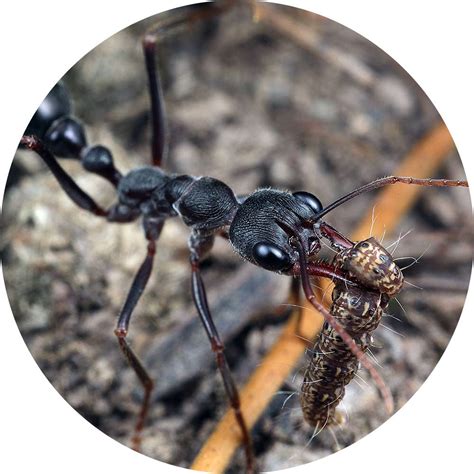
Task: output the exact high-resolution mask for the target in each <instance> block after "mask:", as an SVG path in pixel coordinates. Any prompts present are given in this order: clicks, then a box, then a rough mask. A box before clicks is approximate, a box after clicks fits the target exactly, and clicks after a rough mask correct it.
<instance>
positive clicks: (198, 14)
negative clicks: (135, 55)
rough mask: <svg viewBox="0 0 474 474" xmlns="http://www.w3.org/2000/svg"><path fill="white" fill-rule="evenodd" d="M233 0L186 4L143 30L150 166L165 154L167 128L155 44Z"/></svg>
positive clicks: (166, 150) (161, 161) (210, 15)
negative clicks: (181, 9) (183, 8)
mask: <svg viewBox="0 0 474 474" xmlns="http://www.w3.org/2000/svg"><path fill="white" fill-rule="evenodd" d="M232 3H233V2H231V1H225V2H221V4H218V5H215V4H213V3H210V4H208V5H205V6H204V5H197V6H195V7H194V8H193V7H192V6H190V7H187V8H186V9H185V11H183V12H181V14H180V15H178V16H177V17H176V16H173V17H172V18H165V19H164V20H161V21H159V22H158V23H157V24H156V25H155V26H154V27H152V29H151V30H150V31H149V32H148V33H146V34H145V36H144V37H143V40H142V47H143V54H144V56H145V67H146V72H147V77H148V92H149V95H150V104H151V127H152V139H151V159H152V164H153V166H162V164H163V162H164V161H165V159H166V156H167V154H168V130H167V124H166V111H165V103H164V99H163V91H162V86H161V79H160V75H159V71H158V66H157V61H156V50H157V44H158V43H159V42H160V41H161V40H162V39H164V38H166V37H168V36H170V35H172V34H173V33H176V32H177V31H180V30H182V29H183V28H184V27H186V26H188V24H189V23H192V22H194V21H196V20H201V19H206V18H208V17H212V16H215V15H218V14H220V13H221V12H223V11H225V10H226V9H227V8H229V7H230V6H231V4H232Z"/></svg>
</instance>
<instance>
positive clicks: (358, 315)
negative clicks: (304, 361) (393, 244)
mask: <svg viewBox="0 0 474 474" xmlns="http://www.w3.org/2000/svg"><path fill="white" fill-rule="evenodd" d="M333 264H334V265H335V266H337V267H339V268H341V269H342V270H343V271H344V273H345V275H346V276H347V278H348V280H350V282H337V283H336V285H335V287H334V290H333V293H332V305H331V308H330V312H331V314H332V315H333V316H334V317H335V318H336V319H337V321H338V322H339V323H340V324H341V325H342V326H343V328H344V329H345V330H346V331H347V333H349V335H350V336H351V337H352V338H353V339H354V342H355V343H356V344H357V346H358V347H359V348H360V349H361V351H362V352H366V351H367V349H368V348H369V346H370V343H371V340H372V333H373V332H374V331H375V329H377V326H378V325H379V323H380V319H381V318H382V314H383V310H384V309H385V308H386V306H387V304H388V302H389V300H390V298H391V297H393V296H394V295H396V294H397V293H398V292H399V291H400V289H401V287H402V285H403V275H402V272H401V271H400V269H399V268H398V266H397V265H396V263H395V262H394V261H393V258H392V256H391V255H390V254H389V253H388V252H387V251H386V250H385V249H384V248H383V247H382V246H381V245H380V243H379V242H377V241H376V240H375V239H374V238H370V239H367V240H364V241H361V242H358V243H356V244H355V245H354V246H353V247H351V248H348V249H345V250H343V251H341V252H340V253H338V254H336V256H335V257H334V260H333ZM358 369H359V361H358V358H357V357H356V355H355V354H354V353H353V351H351V350H350V349H349V348H348V346H347V345H346V343H345V342H344V341H343V340H342V338H341V337H340V336H339V335H338V333H337V332H336V331H335V329H334V328H332V327H331V326H330V325H329V324H328V323H327V322H326V323H325V324H324V326H323V329H322V331H321V333H320V335H319V337H318V340H317V341H316V344H315V346H314V352H313V356H312V359H311V361H310V363H309V365H308V367H307V368H306V371H305V374H304V380H303V386H302V389H301V407H302V410H303V416H304V419H305V420H306V421H307V422H308V423H309V424H310V425H311V426H313V427H315V428H317V429H322V428H323V427H325V426H326V425H330V424H332V423H335V422H336V421H337V412H336V407H337V405H338V403H339V401H340V400H342V398H343V397H344V393H345V386H346V385H347V384H348V383H349V382H350V381H351V380H352V379H353V378H354V377H355V374H356V373H357V370H358Z"/></svg>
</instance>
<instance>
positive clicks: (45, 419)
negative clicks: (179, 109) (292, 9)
mask: <svg viewBox="0 0 474 474" xmlns="http://www.w3.org/2000/svg"><path fill="white" fill-rule="evenodd" d="M187 3H191V2H189V1H172V0H166V1H161V2H159V6H158V2H149V1H145V0H134V1H133V2H123V3H119V2H114V3H112V2H100V1H97V0H94V1H91V0H81V2H74V3H73V2H71V3H69V2H68V3H66V2H64V1H62V2H61V1H53V0H42V1H41V2H35V1H32V0H29V1H25V0H22V1H19V0H17V1H16V2H8V10H7V7H4V8H3V13H2V17H3V21H2V29H1V30H0V34H1V43H0V44H1V45H2V53H3V54H2V70H3V72H2V74H1V75H2V87H1V90H0V94H1V95H0V104H2V107H1V111H0V117H1V118H0V120H1V122H0V130H1V135H2V140H1V142H0V146H1V150H2V153H1V157H2V160H1V162H0V167H1V169H0V189H2V190H3V189H4V187H5V182H6V176H7V173H8V170H9V167H10V164H11V159H12V157H13V155H14V152H15V149H16V146H17V144H18V141H19V138H20V135H21V132H22V130H24V128H25V127H26V125H27V122H28V119H29V117H31V116H32V114H33V113H34V111H35V109H36V107H37V105H38V104H39V103H40V102H41V100H42V98H43V97H44V96H45V94H46V93H47V91H48V90H49V89H50V88H51V87H52V85H53V84H54V83H55V82H56V81H57V79H58V78H59V77H61V76H62V75H63V74H64V73H65V71H66V70H67V69H69V68H70V67H71V66H72V65H74V64H75V63H76V62H77V61H78V60H79V59H80V58H81V57H82V56H83V55H84V54H85V53H87V52H88V51H89V50H90V49H92V48H93V47H95V46H96V45H97V44H99V43H100V42H101V41H103V40H104V39H106V38H108V37H109V36H110V35H112V34H113V33H115V32H117V31H119V30H121V29H122V28H124V27H126V26H128V25H129V24H131V23H134V22H136V21H139V20H141V19H143V18H145V17H148V16H150V15H152V14H155V13H157V12H158V11H163V10H165V9H169V8H173V7H177V6H181V5H184V4H187ZM282 3H285V4H288V5H293V6H296V7H300V8H306V9H308V10H313V11H316V12H317V13H319V14H322V15H324V16H327V17H328V18H330V19H332V20H335V21H338V22H340V23H341V24H343V25H345V26H347V27H350V28H352V29H354V30H355V31H356V32H358V33H360V34H362V35H363V36H365V37H366V38H368V39H370V40H371V41H372V42H374V43H375V44H376V45H377V46H379V47H381V48H382V49H383V50H384V51H386V52H387V53H388V54H389V55H390V56H392V57H393V58H394V59H396V60H397V61H398V62H399V63H400V64H401V65H402V66H403V67H404V68H405V69H406V70H407V71H408V72H409V73H410V74H411V75H412V76H413V78H414V79H415V80H416V81H417V82H418V83H419V84H420V85H421V86H422V87H423V89H424V90H425V92H426V93H427V95H428V96H429V97H430V99H431V100H432V101H433V103H434V104H435V106H436V108H437V109H438V111H439V112H440V113H441V115H442V117H443V118H444V120H445V121H446V123H447V125H448V127H449V129H450V131H451V133H452V135H453V137H454V139H455V142H456V145H457V147H458V150H459V152H460V154H461V157H462V158H463V163H464V166H465V168H466V172H467V174H468V178H470V181H471V182H474V174H473V173H474V166H473V156H474V145H473V140H472V130H471V129H472V125H471V124H472V122H473V121H472V117H471V116H470V115H469V114H470V113H472V112H471V108H472V105H474V93H473V84H474V74H473V71H472V70H470V69H469V66H471V65H472V51H470V45H472V44H474V34H473V30H472V25H471V18H472V16H471V15H470V14H469V13H470V3H469V2H463V3H461V2H456V3H455V4H451V5H449V4H448V3H447V2H436V4H434V2H433V3H428V2H413V1H412V2H407V1H403V0H401V1H398V2H377V1H374V0H371V1H357V2H351V1H338V2H330V1H317V0H314V1H311V2H309V1H293V2H290V1H284V2H282ZM452 5H455V6H452ZM33 82H34V87H33V88H32V83H33ZM471 286H472V285H471ZM0 305H1V309H2V311H1V314H2V316H1V318H0V335H1V342H0V360H1V363H2V371H1V374H2V380H1V386H2V388H1V391H0V420H1V421H0V433H1V438H2V440H1V445H0V446H1V451H2V455H1V457H0V465H1V467H2V468H3V469H5V468H7V469H8V470H5V471H4V472H24V471H28V470H34V471H36V472H48V473H49V474H56V473H63V472H64V471H67V472H68V473H69V474H76V473H77V474H83V473H85V472H87V471H92V472H99V471H101V470H107V472H113V473H114V474H121V473H124V474H125V473H126V474H130V473H132V472H139V473H140V474H148V473H154V474H156V472H187V470H182V469H178V468H175V467H172V466H169V465H165V464H163V463H160V464H158V463H157V462H156V461H154V460H152V459H149V458H147V457H145V456H141V455H138V454H136V453H134V452H133V451H131V450H130V449H128V448H125V447H124V446H122V445H121V444H119V443H117V442H115V441H113V440H112V439H110V438H109V437H107V436H105V435H103V434H102V433H100V432H99V431H98V430H96V429H95V428H93V427H92V426H91V425H89V424H88V423H87V422H85V421H84V419H83V418H82V417H81V416H79V415H78V414H77V413H76V412H75V411H74V410H73V409H72V408H71V407H70V406H69V405H68V404H67V403H66V402H65V401H64V400H63V399H62V397H61V396H60V395H59V394H58V393H57V392H56V391H55V390H54V388H53V387H52V386H51V385H50V384H49V382H48V381H47V380H46V378H45V377H44V375H43V374H42V373H41V371H40V370H38V367H37V365H36V363H35V362H34V360H33V358H32V357H31V355H30V354H29V352H28V350H27V348H26V346H25V344H24V342H23V340H22V338H21V336H20V333H19V331H18V328H17V326H16V324H15V322H14V319H13V316H12V313H11V308H10V305H9V303H8V300H7V297H6V293H5V288H4V284H3V282H2V283H0ZM472 309H473V297H472V288H471V291H470V295H469V297H468V300H467V302H466V307H465V308H464V312H463V316H462V318H461V320H460V322H459V325H458V328H457V330H456V332H455V334H454V336H453V338H452V340H451V343H450V344H449V347H448V349H447V350H446V352H445V354H444V355H443V357H442V359H441V361H440V362H439V364H438V365H437V367H436V368H435V370H434V372H433V374H432V376H430V377H429V379H428V380H427V381H426V382H425V384H424V385H423V387H422V388H421V389H420V390H419V391H418V392H417V393H416V395H415V396H414V397H413V399H412V400H411V401H410V403H408V404H407V405H406V406H405V407H404V408H403V409H402V410H401V412H400V413H398V414H397V415H396V416H394V417H392V418H391V419H390V420H389V421H388V422H386V423H385V424H384V425H383V426H382V427H380V428H379V429H377V430H376V432H375V433H373V434H371V435H369V436H367V437H365V438H364V439H362V440H361V441H359V442H358V443H356V444H355V445H353V446H351V447H349V448H347V449H344V450H343V451H341V452H339V453H336V454H335V455H332V456H330V457H327V458H325V459H322V460H320V461H317V463H316V464H313V465H306V466H301V467H299V468H295V469H292V470H289V471H288V472H294V473H300V472H312V471H314V470H315V469H316V470H317V472H320V473H324V474H327V473H331V474H334V473H336V474H338V473H344V474H347V473H351V472H354V471H361V470H363V472H364V473H365V474H371V473H379V472H380V471H383V472H384V474H390V473H397V474H398V473H399V472H401V471H404V470H405V469H409V470H410V471H411V472H414V471H415V470H416V469H417V468H420V469H423V471H425V472H426V471H428V470H429V471H430V472H431V473H437V472H443V473H445V472H449V471H451V472H453V471H454V472H466V468H465V466H469V465H470V466H471V467H472V464H473V463H472V453H471V450H472V447H471V442H470V436H472V435H471V433H472V426H473V424H474V414H473V413H474V412H473V410H472V406H471V405H470V404H469V403H466V401H467V400H469V399H470V398H472V394H473V390H472V389H473V387H474V384H473V378H472V376H471V372H472V362H471V360H472V359H473V356H472V355H471V354H470V351H469V349H470V347H472V345H473V342H472V339H473V337H474V336H473V335H474V323H473V318H472V313H473V312H472ZM463 428H464V429H463ZM467 433H470V434H469V435H468V434H467Z"/></svg>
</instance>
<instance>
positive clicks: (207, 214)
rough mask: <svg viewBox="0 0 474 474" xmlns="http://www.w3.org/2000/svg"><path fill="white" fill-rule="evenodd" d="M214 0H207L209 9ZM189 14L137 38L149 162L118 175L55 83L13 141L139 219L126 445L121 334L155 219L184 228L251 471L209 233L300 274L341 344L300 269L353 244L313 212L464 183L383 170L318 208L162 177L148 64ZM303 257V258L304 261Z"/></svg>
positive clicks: (136, 441) (162, 141)
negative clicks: (142, 242)
mask: <svg viewBox="0 0 474 474" xmlns="http://www.w3.org/2000/svg"><path fill="white" fill-rule="evenodd" d="M213 8H215V11H218V10H219V9H218V8H217V7H209V10H208V11H209V12H212V13H213V14H214V12H215V11H214V10H213ZM194 15H195V13H193V12H191V13H190V14H187V15H186V16H185V17H184V18H178V19H173V20H172V21H170V22H168V23H166V24H164V25H160V27H159V28H158V29H156V30H154V31H152V32H150V33H149V34H147V35H146V36H145V38H144V40H143V49H144V54H145V62H146V68H147V73H148V80H149V92H150V98H151V116H152V145H151V156H152V166H149V167H144V168H139V169H135V170H132V171H130V172H129V173H127V174H125V175H122V173H121V172H120V171H118V170H117V169H116V167H115V165H114V162H113V157H112V154H111V152H110V151H109V150H108V149H107V148H106V147H104V146H102V145H96V146H89V145H88V143H87V139H86V136H85V132H84V129H83V126H82V124H81V122H80V121H79V120H78V119H77V118H75V117H73V116H72V115H71V113H72V110H71V109H72V107H71V101H70V99H69V96H68V92H67V90H66V89H65V87H64V86H63V85H62V84H57V85H56V86H55V87H54V88H53V90H52V91H51V92H50V94H48V96H47V97H46V99H45V101H44V102H43V103H42V104H41V106H40V108H39V109H38V111H37V112H36V114H35V116H34V117H33V119H32V121H31V122H30V124H29V126H28V128H27V130H26V133H25V135H24V136H23V138H22V139H21V142H20V146H21V147H24V148H28V149H30V150H33V151H35V152H36V153H37V154H38V155H39V156H40V157H41V158H42V159H43V161H44V162H45V164H46V165H47V166H48V167H49V168H50V170H51V172H52V173H53V174H54V176H55V178H56V179H57V181H58V183H59V184H60V186H61V187H62V188H63V190H64V191H65V192H66V193H67V195H68V196H69V197H70V198H71V199H72V200H73V201H74V202H75V204H77V205H78V206H79V207H81V208H82V209H84V210H86V211H88V212H90V213H92V214H94V215H95V216H97V217H99V218H102V219H105V220H107V221H108V222H116V223H128V222H133V221H135V220H137V219H138V218H141V219H142V223H143V228H144V233H145V238H146V240H147V255H146V257H145V259H144V261H143V263H142V265H141V267H140V268H139V270H138V272H137V274H136V276H135V279H134V281H133V283H132V286H131V289H130V291H129V293H128V296H127V298H126V300H125V303H124V305H123V308H122V311H121V312H120V315H119V318H118V323H117V326H116V329H115V335H116V336H117V339H118V343H119V346H120V348H121V350H122V352H123V353H124V355H125V356H126V358H127V360H128V362H129V363H130V365H131V367H132V368H133V369H134V371H135V372H136V374H137V376H138V378H139V380H140V382H141V384H142V385H143V389H144V399H143V403H142V406H141V410H140V414H139V417H138V421H137V424H136V426H135V433H134V436H133V447H134V448H135V449H136V450H139V448H140V433H141V431H142V429H143V426H144V423H145V420H146V415H147V412H148V409H149V404H150V395H151V391H152V388H153V381H152V379H151V377H150V376H149V375H148V373H147V371H146V369H145V368H144V367H143V365H142V363H141V362H140V360H139V358H138V357H137V356H136V355H135V353H134V352H133V350H132V349H131V348H130V346H129V345H128V342H127V339H126V336H127V333H128V328H129V322H130V318H131V315H132V312H133V310H134V308H135V306H136V304H137V302H138V300H139V298H140V296H141V294H142V292H143V291H144V289H145V287H146V284H147V281H148V279H149V276H150V273H151V271H152V267H153V261H154V256H155V252H156V241H157V240H158V238H159V236H160V233H161V231H162V228H163V225H164V222H165V220H166V219H168V218H170V217H180V218H181V219H182V221H183V222H184V224H186V225H187V226H188V227H189V228H190V231H191V234H190V238H189V241H188V246H189V251H190V266H191V273H192V294H193V299H194V302H195V304H196V308H197V310H198V314H199V316H200V318H201V320H202V323H203V325H204V328H205V330H206V333H207V335H208V338H209V341H210V343H211V348H212V351H213V352H214V353H215V355H216V360H217V366H218V368H219V370H220V372H221V375H222V379H223V383H224V386H225V390H226V393H227V395H228V398H229V401H230V404H231V406H232V408H233V410H234V413H235V417H236V420H237V423H238V425H239V427H240V430H241V433H242V441H243V444H244V446H245V451H246V460H247V471H248V472H255V471H256V463H255V460H254V454H253V449H252V442H251V437H250V433H249V430H248V429H247V426H246V424H245V421H244V419H243V417H242V414H241V411H240V401H239V396H238V392H237V389H236V386H235V383H234V381H233V378H232V375H231V372H230V370H229V368H228V365H227V361H226V358H225V354H224V345H223V343H222V342H221V340H220V338H219V335H218V333H217V330H216V328H215V326H214V323H213V320H212V317H211V314H210V311H209V308H208V303H207V298H206V292H205V288H204V285H203V281H202V277H201V263H202V261H203V260H204V259H205V258H206V257H207V255H208V254H209V252H210V250H211V248H212V245H213V242H214V239H215V237H216V236H218V237H223V238H225V239H228V240H229V241H230V243H231V244H232V246H233V247H234V249H235V250H236V252H237V253H238V254H239V255H240V256H241V257H243V258H244V259H245V260H247V261H249V262H251V263H253V264H255V265H257V266H259V267H261V268H263V269H266V270H269V271H274V272H278V273H281V274H285V275H293V276H298V277H299V278H301V281H302V287H303V291H304V294H305V296H306V298H307V299H308V301H309V302H310V303H311V304H312V305H313V306H315V307H316V308H317V309H318V310H319V311H321V312H322V313H323V314H324V315H325V316H326V318H327V321H328V322H329V323H330V324H331V325H332V326H333V328H334V329H335V330H336V331H337V332H338V335H339V336H341V337H342V338H343V339H344V341H349V340H352V339H351V337H350V335H349V334H348V333H347V332H346V331H345V330H344V329H343V328H341V327H340V326H338V325H337V323H335V322H334V318H332V319H331V314H330V313H328V311H327V310H325V309H324V307H323V306H322V305H321V304H320V303H319V302H318V301H317V300H316V298H315V296H314V293H313V291H312V288H311V285H310V284H309V277H310V276H323V277H328V278H335V279H337V278H342V277H341V273H340V271H339V269H338V268H337V266H334V265H328V264H322V263H318V262H314V257H315V256H316V255H317V254H318V252H319V251H320V249H321V241H322V239H325V240H327V241H329V243H330V244H331V245H332V246H333V247H334V248H335V249H336V250H337V251H342V250H343V249H346V248H348V247H351V246H352V245H353V243H352V242H351V241H349V240H348V239H347V238H346V237H345V236H344V235H342V234H341V233H340V232H338V231H337V230H336V229H335V228H333V227H332V226H330V225H329V224H327V223H325V222H324V221H322V220H321V219H322V218H323V217H324V216H325V215H326V214H328V213H329V212H330V211H332V210H334V209H335V208H337V207H338V206H340V205H342V204H343V203H345V202H347V201H349V200H350V199H352V198H354V197H356V196H358V195H360V194H362V193H365V192H368V191H371V190H374V189H377V188H380V187H382V186H385V185H389V184H395V183H405V184H414V185H423V186H467V183H466V182H465V181H450V180H435V179H415V178H410V177H387V178H381V179H379V180H376V181H373V182H371V183H369V184H367V185H365V186H362V187H361V188H359V189H357V190H355V191H353V192H351V193H349V194H347V195H345V196H343V197H341V198H340V199H338V200H337V201H335V202H333V203H332V204H330V205H328V206H326V207H324V206H323V205H322V203H321V202H320V201H319V199H318V198H317V197H316V196H314V195H313V194H310V193H308V192H305V191H299V192H294V193H290V192H286V191H279V190H275V189H262V190H258V191H255V192H254V193H251V194H249V195H247V196H241V197H237V196H235V194H234V192H233V191H232V190H231V188H230V187H229V186H227V185H226V184H225V183H223V182H222V181H220V180H217V179H214V178H211V177H200V178H197V177H194V176H189V175H175V174H168V173H166V172H164V171H162V169H161V165H162V163H163V162H164V160H165V158H166V154H167V129H166V120H165V112H164V105H163V98H162V92H161V86H160V78H159V75H158V69H157V66H156V62H155V56H156V44H157V40H158V38H159V36H160V35H162V34H163V33H164V32H169V31H170V30H172V29H174V28H177V27H179V26H180V25H181V24H182V22H184V21H190V20H193V18H194ZM57 158H70V159H76V160H78V161H80V162H81V164H82V165H83V167H84V168H85V169H86V170H87V171H90V172H92V173H95V174H97V175H99V176H101V177H103V178H104V179H106V180H107V181H109V182H110V183H111V184H112V185H113V186H114V187H115V189H116V191H117V202H116V204H115V205H113V206H112V207H110V208H109V209H104V208H102V207H101V206H99V205H98V204H97V203H96V202H95V201H94V199H93V198H91V197H90V196H89V195H88V194H87V193H85V192H84V191H83V190H82V189H81V188H80V187H79V186H78V185H77V184H76V183H75V182H74V181H73V180H72V179H71V178H70V176H69V175H68V174H67V173H66V172H65V171H64V170H63V168H62V167H61V165H60V164H59V163H58V161H57ZM310 260H311V261H310ZM348 345H349V347H350V349H351V351H352V353H353V354H354V355H355V356H356V357H357V359H358V360H359V362H361V363H362V364H363V365H364V366H365V367H366V368H367V369H369V371H370V372H371V374H372V375H373V376H374V377H375V378H376V380H377V381H378V385H379V388H380V389H381V391H382V392H383V393H384V398H385V400H386V402H387V405H388V408H389V409H390V401H389V397H388V395H387V391H386V389H385V388H384V385H383V383H382V382H381V378H380V377H378V376H377V371H376V369H375V367H374V366H373V365H372V364H371V363H370V361H369V360H368V359H367V358H366V357H365V356H364V355H363V354H362V353H361V352H360V351H357V349H356V348H355V347H354V346H355V343H354V342H352V344H350V343H349V342H348Z"/></svg>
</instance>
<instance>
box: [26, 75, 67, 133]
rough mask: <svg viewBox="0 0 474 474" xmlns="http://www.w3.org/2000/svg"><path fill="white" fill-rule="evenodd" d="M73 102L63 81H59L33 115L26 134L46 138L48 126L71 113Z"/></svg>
mask: <svg viewBox="0 0 474 474" xmlns="http://www.w3.org/2000/svg"><path fill="white" fill-rule="evenodd" d="M71 113H72V103H71V99H70V97H69V93H68V91H67V89H66V87H64V84H63V83H62V82H58V83H57V84H56V85H55V86H54V87H53V88H52V89H51V91H50V92H49V94H48V95H47V96H46V97H45V99H44V100H43V102H41V104H40V106H39V107H38V110H37V111H36V112H35V114H34V115H33V118H32V119H31V121H30V123H29V124H28V127H27V128H26V131H25V134H27V135H36V136H37V137H39V138H44V136H45V135H46V132H47V130H48V128H49V127H50V126H51V125H52V124H53V122H54V121H55V120H57V119H59V118H61V117H65V116H67V115H71Z"/></svg>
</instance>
